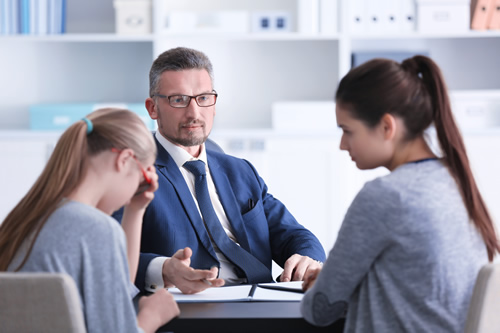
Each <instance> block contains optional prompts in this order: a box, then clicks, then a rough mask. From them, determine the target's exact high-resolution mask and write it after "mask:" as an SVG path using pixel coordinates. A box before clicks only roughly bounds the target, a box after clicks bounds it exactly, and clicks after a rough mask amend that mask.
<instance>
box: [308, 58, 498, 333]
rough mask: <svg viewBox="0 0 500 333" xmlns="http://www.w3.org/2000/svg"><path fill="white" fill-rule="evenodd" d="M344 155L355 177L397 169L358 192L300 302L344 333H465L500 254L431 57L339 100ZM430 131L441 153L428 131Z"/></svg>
mask: <svg viewBox="0 0 500 333" xmlns="http://www.w3.org/2000/svg"><path fill="white" fill-rule="evenodd" d="M335 99H336V117H337V124H338V126H339V127H340V128H341V129H342V131H343V134H342V138H341V142H340V149H342V150H346V151H348V152H349V154H350V156H351V158H352V160H353V161H354V162H355V163H356V166H357V167H358V168H359V169H362V170H364V169H374V168H377V167H380V166H383V167H385V168H387V169H388V170H389V171H391V173H390V174H389V175H387V176H384V177H380V178H377V179H375V180H373V181H370V182H367V183H366V184H365V186H364V187H363V188H362V189H361V191H360V192H359V193H358V195H357V196H356V198H355V199H354V201H353V202H352V204H351V206H350V207H349V209H348V211H347V214H346V216H345V218H344V221H343V223H342V226H341V228H340V231H339V234H338V238H337V241H336V243H335V245H334V247H333V249H332V250H331V251H330V254H329V256H328V258H327V260H326V262H325V264H324V266H323V268H322V270H316V271H315V272H312V273H311V274H310V275H309V276H307V277H306V279H305V281H304V285H303V287H304V289H305V290H307V292H306V294H305V296H304V299H303V301H302V304H301V309H302V313H303V315H304V317H305V318H306V320H308V321H309V322H311V323H313V324H316V325H319V326H325V325H329V324H330V323H332V322H334V321H335V320H337V319H338V318H339V317H341V316H343V315H344V314H345V311H347V317H346V323H345V324H346V327H345V331H346V332H463V330H464V325H465V319H466V317H467V311H468V307H469V301H470V298H471V295H472V290H473V287H474V283H475V280H476V276H477V274H478V272H479V269H480V268H481V266H483V265H484V264H486V263H487V262H488V261H492V260H493V257H494V256H495V255H496V254H497V253H498V252H499V250H500V245H499V240H498V238H497V235H496V234H495V228H494V224H493V222H492V220H491V218H490V215H489V214H488V210H487V208H486V205H485V203H484V201H483V198H482V197H481V194H480V193H479V190H478V187H477V185H476V182H475V180H474V177H473V175H472V172H471V168H470V164H469V160H468V158H467V153H466V151H465V145H464V142H463V139H462V136H461V134H460V131H459V129H458V127H457V125H456V123H455V121H454V119H453V114H452V111H451V107H450V101H449V98H448V93H447V89H446V85H445V82H444V80H443V76H442V74H441V71H440V70H439V68H438V66H437V65H436V64H435V63H434V62H433V61H432V60H431V59H429V58H428V57H424V56H415V57H413V58H410V59H406V60H405V61H403V62H402V63H401V64H400V63H397V62H395V61H392V60H386V59H375V60H371V61H369V62H366V63H365V64H362V65H361V66H358V67H356V68H354V69H352V70H351V71H350V72H349V73H348V74H347V75H346V76H345V77H344V78H343V79H342V80H341V82H340V84H339V87H338V90H337V93H336V97H335ZM431 125H434V126H435V128H436V132H437V137H438V140H439V144H440V148H441V151H442V156H439V157H438V156H436V154H435V153H434V152H433V151H432V150H431V149H430V147H429V145H428V144H427V142H426V140H425V139H424V131H425V130H426V129H427V128H428V127H429V126H431Z"/></svg>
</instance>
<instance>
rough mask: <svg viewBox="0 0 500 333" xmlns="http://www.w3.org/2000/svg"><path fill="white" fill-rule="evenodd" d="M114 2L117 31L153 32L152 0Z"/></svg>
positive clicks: (123, 32)
mask: <svg viewBox="0 0 500 333" xmlns="http://www.w3.org/2000/svg"><path fill="white" fill-rule="evenodd" d="M113 4H114V7H115V27H116V33H118V34H149V33H151V0H115V1H114V2H113Z"/></svg>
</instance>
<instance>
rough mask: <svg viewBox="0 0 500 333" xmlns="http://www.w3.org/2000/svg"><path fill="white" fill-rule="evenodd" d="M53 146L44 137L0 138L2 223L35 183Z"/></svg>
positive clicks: (0, 212)
mask: <svg viewBox="0 0 500 333" xmlns="http://www.w3.org/2000/svg"><path fill="white" fill-rule="evenodd" d="M52 147H53V144H52V143H49V142H46V141H43V140H31V139H30V140H7V139H0V155H1V156H2V163H0V183H1V186H0V189H1V190H0V202H1V203H2V204H1V205H0V223H1V222H2V221H3V220H4V219H5V217H6V216H7V214H8V213H9V212H10V211H11V210H12V208H14V206H15V205H16V204H17V203H18V202H19V201H20V200H21V199H22V198H23V197H24V195H25V194H26V193H27V192H28V190H29V189H30V188H31V186H32V185H33V184H34V182H35V181H36V179H37V178H38V176H39V175H40V173H41V172H42V170H43V168H44V166H45V164H46V162H47V157H48V154H50V152H51V151H52Z"/></svg>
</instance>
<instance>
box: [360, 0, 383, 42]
mask: <svg viewBox="0 0 500 333" xmlns="http://www.w3.org/2000/svg"><path fill="white" fill-rule="evenodd" d="M384 1H385V0H368V1H365V7H366V18H367V19H366V24H367V26H366V28H367V32H369V33H371V34H379V33H381V32H383V23H382V21H383V19H382V16H383V7H384V6H383V2H384Z"/></svg>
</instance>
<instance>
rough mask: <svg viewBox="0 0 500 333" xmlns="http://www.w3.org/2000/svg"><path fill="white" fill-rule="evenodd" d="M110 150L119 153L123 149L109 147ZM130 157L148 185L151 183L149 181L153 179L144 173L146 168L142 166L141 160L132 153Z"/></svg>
mask: <svg viewBox="0 0 500 333" xmlns="http://www.w3.org/2000/svg"><path fill="white" fill-rule="evenodd" d="M111 151H112V152H114V153H121V152H122V151H123V149H118V148H111ZM132 158H133V159H134V161H135V162H136V163H137V165H138V166H139V169H141V172H142V176H143V177H144V180H145V181H146V183H148V184H149V185H151V183H152V182H153V180H152V179H151V178H149V176H148V174H147V173H146V170H145V169H144V167H143V166H142V164H141V162H139V160H138V159H137V157H135V155H132Z"/></svg>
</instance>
